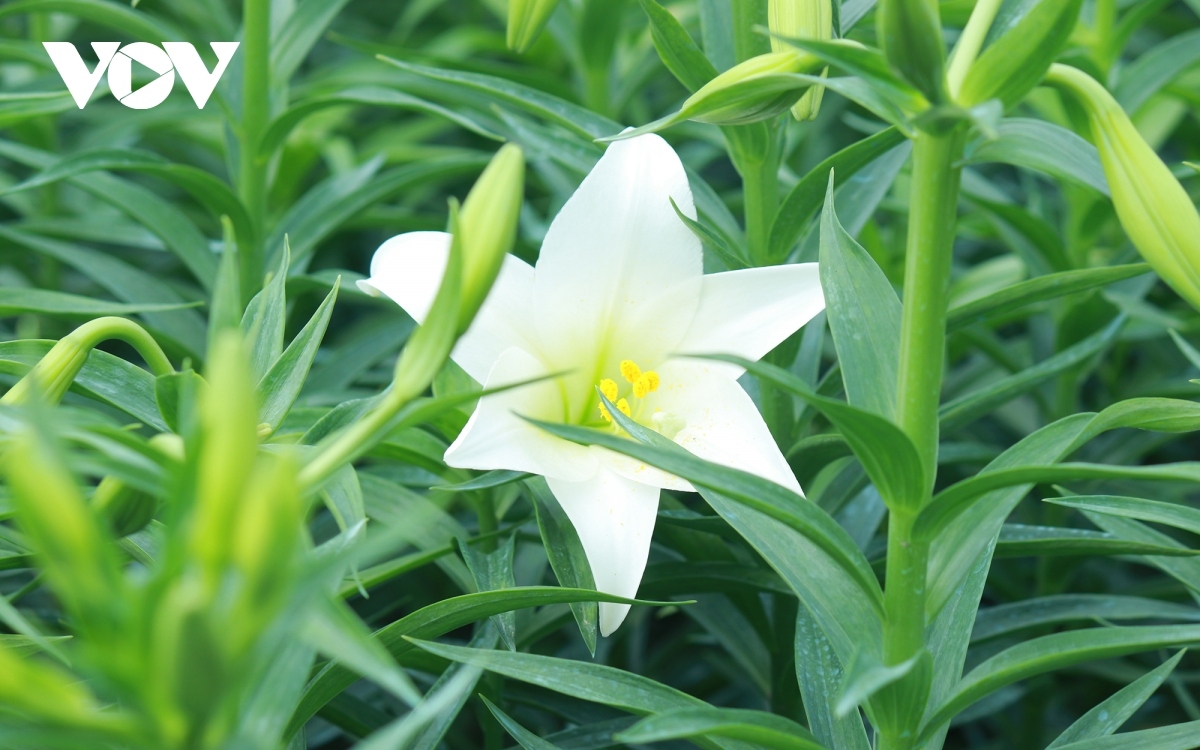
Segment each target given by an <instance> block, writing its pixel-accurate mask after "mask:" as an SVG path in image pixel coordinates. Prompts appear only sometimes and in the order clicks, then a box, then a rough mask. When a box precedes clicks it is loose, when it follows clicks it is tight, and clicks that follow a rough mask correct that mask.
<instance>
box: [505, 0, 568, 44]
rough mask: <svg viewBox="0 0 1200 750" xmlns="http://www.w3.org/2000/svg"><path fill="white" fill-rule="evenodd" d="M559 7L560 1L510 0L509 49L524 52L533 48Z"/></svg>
mask: <svg viewBox="0 0 1200 750" xmlns="http://www.w3.org/2000/svg"><path fill="white" fill-rule="evenodd" d="M557 7H558V0H508V39H507V41H508V48H509V49H511V50H513V51H514V52H524V51H525V50H527V49H529V48H530V47H532V46H533V43H534V42H536V41H537V38H538V35H539V34H541V33H542V29H543V28H545V27H546V23H547V22H548V21H549V20H550V16H551V15H553V13H554V9H555V8H557Z"/></svg>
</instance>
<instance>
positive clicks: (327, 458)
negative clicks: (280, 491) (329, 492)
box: [298, 387, 415, 493]
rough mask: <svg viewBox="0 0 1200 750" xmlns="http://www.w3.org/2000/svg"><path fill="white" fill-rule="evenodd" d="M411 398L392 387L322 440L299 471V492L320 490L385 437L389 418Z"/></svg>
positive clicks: (389, 423) (390, 419) (389, 422)
mask: <svg viewBox="0 0 1200 750" xmlns="http://www.w3.org/2000/svg"><path fill="white" fill-rule="evenodd" d="M414 397H415V395H414V394H411V393H407V392H401V391H400V390H399V389H397V388H395V387H393V388H392V390H390V391H388V392H387V393H385V394H384V397H383V400H382V401H381V402H380V403H379V405H378V406H377V407H376V408H375V409H374V410H372V411H370V412H368V413H367V414H366V416H364V417H363V418H362V419H360V420H358V421H357V422H355V423H354V424H352V425H350V426H349V427H347V428H346V429H344V430H342V431H340V432H336V433H334V434H333V435H331V436H330V437H329V438H327V439H326V440H324V441H322V442H321V444H320V445H318V446H317V448H316V455H315V456H314V457H313V459H312V460H311V461H309V462H308V463H307V464H305V465H304V468H303V469H301V470H300V475H299V477H298V482H299V484H300V487H301V491H302V492H305V493H307V492H310V491H312V490H314V489H316V488H318V487H320V486H321V485H322V484H323V483H324V482H325V480H326V479H328V478H329V477H331V476H332V475H333V473H334V472H335V471H337V470H338V469H340V468H341V467H342V466H344V465H346V464H348V463H350V462H351V461H353V460H355V459H356V458H358V457H360V456H362V455H363V454H364V453H366V452H367V451H368V450H370V449H371V447H372V446H374V445H375V444H376V443H378V442H379V441H380V440H382V439H383V438H384V436H385V435H387V433H388V430H389V428H390V427H391V422H392V419H393V418H394V417H395V416H396V414H398V413H399V412H400V410H401V409H403V408H404V406H405V404H407V403H408V402H409V401H411V400H412V399H413V398H414Z"/></svg>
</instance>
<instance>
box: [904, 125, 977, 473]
mask: <svg viewBox="0 0 1200 750" xmlns="http://www.w3.org/2000/svg"><path fill="white" fill-rule="evenodd" d="M962 148H963V133H962V129H961V128H957V129H955V130H953V131H951V132H950V133H947V134H943V135H933V134H930V133H921V134H920V135H919V136H917V140H916V144H915V147H914V149H913V176H912V186H911V195H912V199H911V205H910V207H909V215H908V249H907V258H906V261H905V269H904V313H903V316H902V318H901V323H900V326H901V327H900V367H899V383H898V384H897V393H896V404H897V415H896V417H897V419H896V421H897V422H898V423H899V425H900V427H901V428H902V429H903V430H904V432H905V433H907V434H908V437H909V438H910V439H911V440H912V441H913V444H914V445H916V447H917V454H918V455H919V456H920V457H921V465H922V466H923V467H924V468H925V477H926V480H927V481H928V483H929V485H930V486H932V485H933V478H934V471H935V467H936V465H937V444H938V401H939V398H940V396H941V390H942V364H943V362H942V360H943V356H944V353H945V349H946V289H947V287H948V286H949V282H950V258H951V253H952V251H953V248H954V228H955V219H956V216H957V206H958V184H959V177H960V174H961V171H962V168H961V166H959V165H958V161H959V159H960V158H961V157H962Z"/></svg>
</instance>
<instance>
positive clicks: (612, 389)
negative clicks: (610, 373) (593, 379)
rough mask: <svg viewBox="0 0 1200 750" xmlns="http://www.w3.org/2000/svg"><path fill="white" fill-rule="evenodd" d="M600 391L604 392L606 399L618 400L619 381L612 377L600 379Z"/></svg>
mask: <svg viewBox="0 0 1200 750" xmlns="http://www.w3.org/2000/svg"><path fill="white" fill-rule="evenodd" d="M600 392H601V393H603V394H604V397H605V398H606V399H608V400H609V401H616V400H617V381H615V380H613V379H611V378H605V379H604V380H601V381H600Z"/></svg>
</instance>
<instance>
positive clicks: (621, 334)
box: [359, 135, 825, 635]
mask: <svg viewBox="0 0 1200 750" xmlns="http://www.w3.org/2000/svg"><path fill="white" fill-rule="evenodd" d="M671 199H674V201H675V203H676V205H678V206H679V209H680V210H681V211H682V212H683V213H684V214H686V215H688V216H691V217H694V216H695V209H694V207H693V203H692V193H691V190H690V188H689V187H688V179H687V174H686V173H685V172H684V169H683V164H682V163H681V162H680V161H679V157H678V156H677V155H676V154H675V152H674V150H672V148H671V147H670V146H669V145H668V144H667V142H666V141H664V140H663V139H662V138H660V137H658V136H657V135H644V136H640V137H636V138H631V139H629V140H625V141H617V142H615V143H613V144H611V145H610V146H609V147H608V151H607V152H606V153H605V155H604V157H603V158H602V159H601V160H600V162H599V163H598V164H597V165H596V167H595V169H593V170H592V172H591V174H589V175H588V176H587V178H586V179H585V180H584V181H583V184H581V185H580V186H579V189H578V190H577V191H576V192H575V194H574V195H573V196H572V197H571V199H570V200H569V201H567V203H566V205H565V206H563V208H562V211H560V212H559V214H558V216H557V217H556V218H555V219H554V222H553V224H552V225H551V226H550V231H549V232H548V233H547V235H546V239H545V242H544V243H543V245H542V250H541V254H540V256H539V258H538V261H537V265H536V266H530V265H528V264H527V263H525V262H524V261H522V260H520V259H518V258H516V257H513V256H511V255H510V256H508V257H506V258H505V261H504V265H503V267H502V269H501V272H500V275H499V277H498V278H497V281H496V284H495V286H494V287H493V288H492V291H491V294H490V296H489V297H488V298H487V301H486V302H485V303H484V305H483V307H482V308H481V309H480V311H479V315H478V316H477V317H476V319H475V321H474V323H473V324H472V326H471V328H470V329H469V330H468V331H467V333H466V334H465V335H464V336H463V337H462V338H461V339H460V340H459V342H458V345H457V346H456V348H455V349H454V352H453V354H452V355H451V356H452V357H453V359H454V361H455V362H457V363H458V364H459V365H460V366H461V367H462V368H463V369H464V370H466V372H467V373H468V374H470V375H471V377H473V378H475V379H476V380H478V381H479V382H481V383H483V384H485V385H486V387H488V388H493V387H497V386H501V385H505V384H511V383H515V382H519V381H524V380H529V379H533V378H537V377H541V376H545V375H547V374H551V373H563V372H565V373H567V374H566V375H564V376H562V377H559V378H555V379H551V380H546V381H543V382H540V383H535V384H533V385H527V386H524V387H521V388H516V389H513V390H510V391H505V392H503V393H499V394H496V395H493V396H489V397H487V398H484V399H482V400H481V401H480V403H479V406H478V408H476V410H475V413H474V414H473V415H472V416H471V418H470V420H469V421H468V422H467V426H466V427H465V428H464V429H463V431H462V434H461V435H459V437H458V439H457V440H455V441H454V443H453V445H451V446H450V448H449V449H448V450H447V451H446V457H445V459H446V463H447V464H449V465H450V466H454V467H458V468H465V469H478V470H492V469H509V470H513V471H525V472H530V473H533V474H540V475H542V476H544V477H545V478H546V480H547V482H548V483H549V485H550V489H551V490H552V491H553V493H554V496H555V497H556V498H558V501H559V503H561V505H562V507H563V510H564V511H565V512H566V513H567V515H568V517H569V518H570V519H571V523H572V524H573V525H574V526H575V530H576V532H577V533H578V534H579V538H580V541H581V542H582V543H583V548H584V551H585V552H586V554H587V558H588V562H589V564H590V565H591V568H592V575H593V576H594V578H595V582H596V587H597V588H598V589H599V590H600V591H604V592H606V593H610V594H616V595H619V596H625V597H631V598H632V597H634V596H635V595H636V594H637V588H638V584H639V583H640V581H641V578H642V573H643V571H644V570H645V567H646V559H647V557H648V555H649V550H650V537H651V534H652V533H653V531H654V520H655V517H656V515H657V513H658V499H659V490H660V489H662V488H666V489H675V490H691V489H692V487H691V485H690V484H689V483H688V482H686V481H684V480H682V479H680V478H679V477H676V476H673V475H670V474H668V473H666V472H663V471H661V470H659V469H656V468H654V467H651V466H647V465H645V464H643V463H641V462H638V461H636V460H633V459H631V458H628V457H626V456H621V455H618V454H616V453H613V452H611V451H608V450H605V449H603V448H598V447H595V446H592V447H585V446H580V445H576V444H574V443H571V442H568V441H566V440H562V439H560V438H557V437H553V436H551V435H549V434H547V433H546V432H544V431H543V430H541V429H539V428H537V427H535V426H533V425H531V424H529V423H528V422H527V421H525V420H524V419H522V418H521V417H531V418H534V419H539V420H544V421H558V422H564V423H571V424H582V425H590V426H594V427H596V428H597V429H609V430H615V429H617V428H616V427H615V426H613V425H612V424H611V419H610V418H609V415H607V414H605V413H603V410H602V409H601V408H600V407H599V399H598V398H597V396H596V389H597V386H599V388H600V389H601V391H603V392H604V393H605V394H606V395H608V396H609V397H610V398H611V400H612V402H613V403H614V404H616V405H617V407H618V408H620V409H621V410H622V411H623V412H626V413H627V414H629V415H630V416H631V417H632V418H633V419H635V420H636V421H638V422H639V423H641V424H644V425H646V426H649V427H652V428H653V429H655V430H656V431H658V432H659V433H661V434H663V435H665V436H666V437H668V438H670V439H672V440H674V441H675V442H676V443H677V444H679V445H681V446H683V447H684V448H686V449H688V450H689V451H691V452H692V453H694V454H695V455H697V456H699V457H701V458H704V459H707V460H709V461H713V462H716V463H719V464H723V465H726V466H731V467H734V468H737V469H741V470H743V471H749V472H753V473H754V474H757V475H759V476H761V477H764V478H766V479H769V480H771V481H774V482H777V483H779V484H781V485H783V486H785V487H787V488H789V489H791V490H793V491H795V492H800V485H799V484H798V483H797V481H796V478H795V476H794V475H793V474H792V471H791V469H790V468H789V467H788V464H787V461H786V460H784V457H783V455H782V454H781V453H780V451H779V448H778V447H777V446H776V444H775V441H774V440H773V439H772V437H771V434H770V432H769V431H768V430H767V426H766V424H765V423H764V422H763V419H762V416H761V415H760V414H759V412H758V409H757V408H756V407H755V405H754V403H753V401H751V399H750V396H749V395H748V394H747V393H746V392H745V391H744V390H743V389H742V387H741V386H740V385H738V383H737V378H738V377H739V376H740V375H741V374H742V371H741V370H740V369H739V368H737V367H734V366H732V365H728V364H724V363H719V362H710V361H702V360H697V359H688V358H684V357H682V356H680V355H683V354H689V353H691V354H712V353H727V354H735V355H738V356H741V357H744V358H747V359H751V360H757V359H759V358H761V357H762V356H763V355H765V354H766V353H767V352H769V351H770V350H771V349H773V348H774V347H775V346H777V345H778V344H779V343H780V342H782V341H783V340H784V339H785V338H787V337H788V336H790V335H791V334H792V333H793V332H795V331H796V330H798V329H799V328H800V327H801V326H802V325H804V324H805V323H806V322H808V321H809V320H810V319H811V318H812V317H813V316H814V315H816V314H817V313H819V312H820V311H821V310H822V309H824V306H825V302H824V297H823V295H822V293H821V285H820V280H819V277H818V273H817V264H815V263H808V264H799V265H787V266H775V267H770V268H754V269H747V270H741V271H731V272H728V273H718V274H711V275H708V276H705V275H704V274H703V270H702V267H701V260H702V254H701V246H700V242H699V241H698V240H697V239H696V237H695V235H693V234H692V232H691V231H690V230H689V229H688V228H687V227H686V226H685V225H684V223H683V222H682V221H680V220H679V217H678V216H677V215H676V214H675V211H674V210H673V209H672V207H671ZM449 246H450V236H449V235H447V234H445V233H441V232H413V233H410V234H404V235H400V236H398V237H394V238H392V239H390V240H388V241H387V242H386V243H385V244H384V245H383V246H382V247H380V248H379V250H378V251H377V252H376V253H375V257H374V259H373V260H372V261H371V277H370V279H368V280H367V281H360V282H359V285H360V287H361V288H362V289H363V290H365V291H367V292H368V293H372V294H384V295H386V296H388V297H390V298H391V299H392V300H394V301H395V302H397V303H399V305H400V306H401V307H403V308H404V309H405V311H407V312H408V314H409V315H411V316H412V317H413V318H414V319H416V320H417V321H418V322H421V321H423V320H424V318H425V315H426V313H427V312H428V310H429V307H430V305H431V304H432V302H433V298H434V294H435V293H436V291H437V288H438V284H439V282H440V281H441V277H442V273H443V271H444V268H445V265H446V259H447V255H448V252H449ZM628 611H629V605H625V604H609V603H601V604H600V631H601V633H603V634H604V635H609V634H610V633H612V632H613V631H614V630H616V629H617V627H618V626H619V625H620V624H621V622H622V621H623V620H624V619H625V615H626V614H627V613H628Z"/></svg>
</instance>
